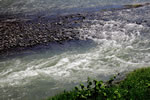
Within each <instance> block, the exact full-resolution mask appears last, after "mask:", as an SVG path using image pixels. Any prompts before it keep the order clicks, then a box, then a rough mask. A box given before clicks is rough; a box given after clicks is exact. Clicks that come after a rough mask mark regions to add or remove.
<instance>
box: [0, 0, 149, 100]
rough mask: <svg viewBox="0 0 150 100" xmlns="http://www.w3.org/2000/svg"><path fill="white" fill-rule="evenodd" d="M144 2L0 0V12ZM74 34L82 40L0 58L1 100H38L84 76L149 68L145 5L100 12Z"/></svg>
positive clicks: (107, 77) (78, 81) (50, 45)
mask: <svg viewBox="0 0 150 100" xmlns="http://www.w3.org/2000/svg"><path fill="white" fill-rule="evenodd" d="M144 1H146V2H148V0H116V2H115V0H83V1H82V0H70V1H68V0H56V1H54V0H53V1H52V0H0V2H2V4H3V5H2V4H0V6H1V7H0V8H1V9H2V10H1V11H0V12H2V13H4V12H9V11H10V12H11V10H13V11H14V12H20V11H22V10H23V11H24V12H26V11H28V10H29V9H30V10H35V9H36V10H41V9H52V10H51V11H53V10H58V9H71V8H75V7H82V8H84V7H85V8H86V7H91V6H101V5H113V4H114V5H118V4H124V3H127V4H129V3H135V2H144ZM79 2H81V3H80V4H79ZM32 3H33V4H32ZM20 4H22V5H23V6H21V5H20ZM4 5H7V6H4ZM19 5H20V6H19ZM47 5H48V6H47ZM3 7H4V8H3ZM44 7H45V8H44ZM18 8H20V9H18ZM13 11H12V12H13ZM73 30H78V31H79V32H80V38H81V40H72V41H68V42H64V43H62V44H57V43H50V44H49V45H47V46H37V47H34V48H32V49H27V50H25V51H21V52H15V53H12V54H11V55H9V56H7V54H5V55H3V56H1V57H0V100H41V99H44V98H47V97H49V96H53V95H55V94H56V93H59V92H60V91H63V90H64V89H71V88H72V87H74V86H75V85H77V84H78V83H80V82H85V81H86V80H87V77H91V78H96V79H99V80H100V79H101V80H108V79H109V78H110V76H112V75H114V74H117V73H123V72H128V71H131V70H133V69H135V68H140V67H144V66H150V39H149V38H150V6H144V7H141V8H134V9H122V10H116V11H104V12H101V18H96V16H95V19H86V20H84V21H83V24H82V27H81V28H75V29H73Z"/></svg>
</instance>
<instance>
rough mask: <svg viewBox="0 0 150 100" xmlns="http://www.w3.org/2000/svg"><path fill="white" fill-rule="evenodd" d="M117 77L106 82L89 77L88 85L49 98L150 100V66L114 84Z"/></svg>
mask: <svg viewBox="0 0 150 100" xmlns="http://www.w3.org/2000/svg"><path fill="white" fill-rule="evenodd" d="M115 78H116V77H115V76H114V77H113V78H111V79H110V80H109V81H107V82H106V83H103V81H97V80H92V81H91V80H90V79H88V81H87V85H86V86H85V85H83V84H80V86H79V87H75V88H74V89H73V90H72V91H68V92H64V93H62V94H59V95H56V96H54V97H52V98H50V99H48V100H150V68H142V69H137V70H135V71H133V72H131V73H129V74H128V75H127V77H126V79H125V80H123V81H121V82H120V83H119V84H113V81H114V79H115Z"/></svg>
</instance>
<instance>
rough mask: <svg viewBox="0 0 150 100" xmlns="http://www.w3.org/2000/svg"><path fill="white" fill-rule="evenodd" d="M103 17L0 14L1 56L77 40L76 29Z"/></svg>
mask: <svg viewBox="0 0 150 100" xmlns="http://www.w3.org/2000/svg"><path fill="white" fill-rule="evenodd" d="M145 5H149V3H146V4H137V5H125V6H123V8H121V9H128V8H137V7H142V6H145ZM117 9H118V8H117ZM115 10H116V9H115ZM118 10H119V9H118ZM102 15H103V14H102V12H101V13H99V12H98V13H97V12H96V13H90V14H88V13H84V14H71V15H65V16H55V17H50V16H38V15H35V16H34V15H33V16H32V17H31V16H25V15H22V16H21V17H18V16H19V15H11V16H10V15H8V16H5V15H0V53H3V52H6V51H9V50H12V49H14V48H25V47H32V46H35V45H38V44H46V43H49V42H58V43H62V42H63V41H68V40H72V39H80V34H79V31H78V30H75V29H76V28H78V27H83V26H82V23H83V21H84V20H85V19H88V20H89V19H102V20H107V19H103V18H101V16H102ZM87 24H88V23H87ZM84 25H85V24H84Z"/></svg>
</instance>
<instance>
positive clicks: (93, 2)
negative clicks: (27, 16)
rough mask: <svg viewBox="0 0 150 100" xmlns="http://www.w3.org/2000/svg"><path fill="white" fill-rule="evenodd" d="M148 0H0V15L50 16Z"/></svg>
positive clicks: (146, 0) (147, 0)
mask: <svg viewBox="0 0 150 100" xmlns="http://www.w3.org/2000/svg"><path fill="white" fill-rule="evenodd" d="M144 2H149V0H0V13H2V14H5V13H7V14H8V13H13V14H16V13H26V12H32V13H33V12H34V13H35V12H41V11H45V10H48V11H50V12H51V14H60V13H62V12H63V13H67V12H69V11H70V10H71V12H79V11H82V10H83V9H85V8H90V7H102V6H106V5H124V4H133V3H144Z"/></svg>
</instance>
